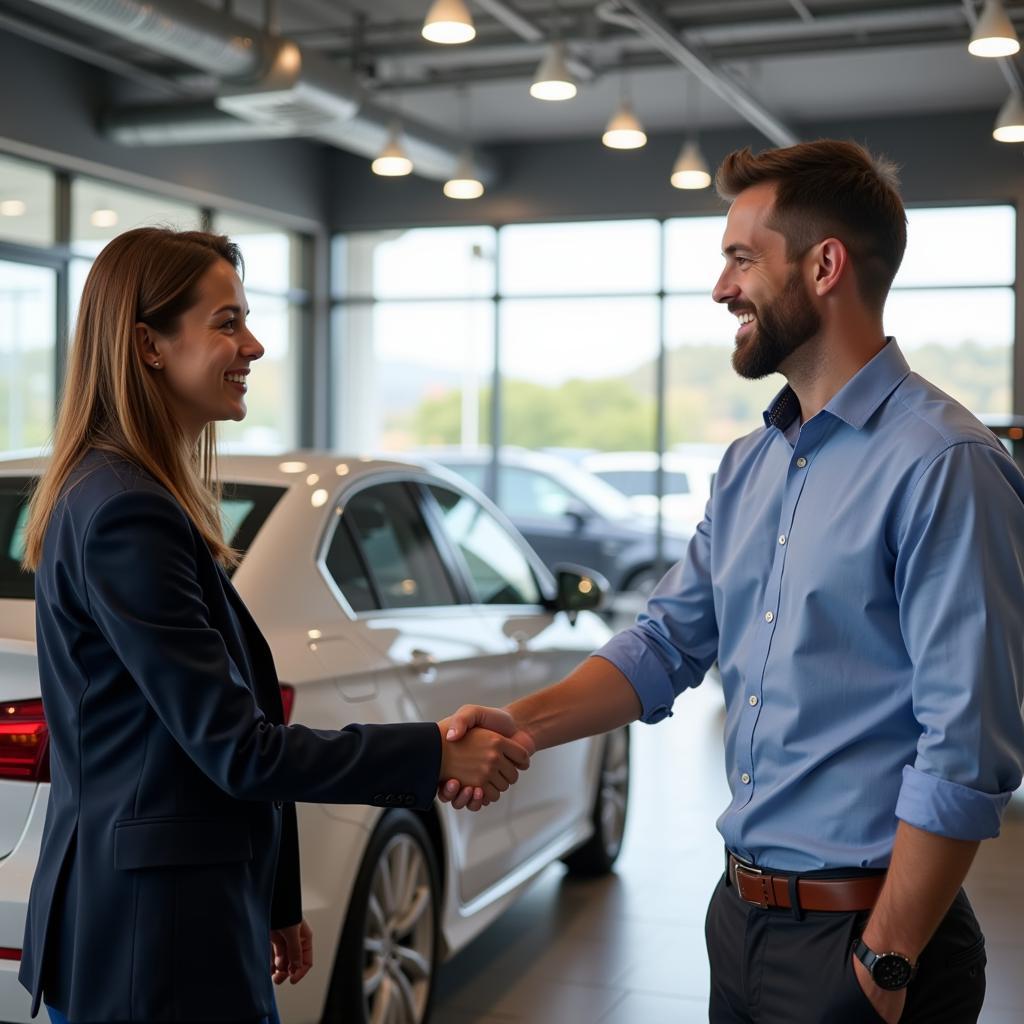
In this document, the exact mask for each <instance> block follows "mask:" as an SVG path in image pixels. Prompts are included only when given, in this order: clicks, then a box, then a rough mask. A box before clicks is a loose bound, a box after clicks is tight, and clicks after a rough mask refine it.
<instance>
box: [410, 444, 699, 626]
mask: <svg viewBox="0 0 1024 1024" xmlns="http://www.w3.org/2000/svg"><path fill="white" fill-rule="evenodd" d="M420 454H423V455H425V456H426V457H428V458H430V459H432V460H433V461H435V462H438V463H440V464H441V465H443V466H446V467H447V468H449V469H451V470H453V471H454V472H456V473H459V474H460V475H462V476H463V477H465V478H466V479H467V480H468V481H469V482H470V483H471V484H474V485H475V486H476V487H478V488H479V489H480V490H485V489H486V486H485V485H486V483H487V471H488V467H489V465H490V452H489V451H487V450H479V451H469V452H465V451H459V450H456V449H442V450H438V451H436V452H422V453H420ZM497 482H498V487H497V494H496V495H495V496H494V497H495V500H496V503H497V505H498V507H499V508H500V509H501V510H502V511H503V512H504V513H505V515H507V516H508V517H509V519H511V520H512V522H513V523H514V524H515V525H516V527H517V528H518V530H519V532H520V533H522V534H523V536H524V537H525V538H526V539H527V540H528V541H529V542H530V544H531V545H532V546H533V548H534V549H535V550H536V552H537V553H538V554H539V555H540V557H541V558H542V559H543V560H544V562H545V563H546V564H547V565H548V566H549V567H553V566H555V565H557V564H558V563H560V562H574V563H576V564H578V565H585V566H587V567H588V568H591V569H595V570H596V571H597V572H599V573H601V574H602V575H603V576H604V577H605V578H606V579H607V580H608V582H609V583H610V584H611V589H612V590H613V591H614V592H616V593H617V594H619V595H620V599H619V600H618V601H617V602H616V605H617V610H621V611H623V612H626V613H629V612H632V611H634V610H635V609H636V608H638V607H639V604H640V602H639V600H638V599H639V598H643V597H646V595H647V594H649V593H650V592H651V590H652V589H653V587H654V585H655V584H656V583H657V582H658V579H659V578H660V575H661V574H660V573H659V571H658V568H657V566H656V564H655V521H654V519H653V518H645V517H643V516H641V515H638V514H637V510H636V508H635V507H634V506H633V505H632V504H631V503H630V501H629V499H628V498H626V497H625V496H624V495H623V494H622V493H621V492H619V491H617V490H616V489H615V488H614V487H611V486H610V485H609V484H606V483H605V482H604V481H603V480H600V479H599V478H598V477H596V476H594V474H592V473H588V472H587V471H586V470H584V469H581V468H580V467H579V466H576V465H574V464H573V463H571V462H568V461H566V460H565V459H561V458H559V457H558V456H554V455H548V454H546V453H544V452H534V451H530V450H528V449H521V448H504V449H503V450H502V453H501V464H500V469H499V472H498V481H497ZM690 536H691V534H690V533H689V532H687V531H684V530H680V529H679V528H678V527H668V526H665V527H663V541H662V562H663V569H664V568H667V567H668V566H670V565H672V564H673V563H675V562H677V561H679V559H681V558H682V557H683V554H684V553H685V551H686V545H687V543H688V541H689V539H690ZM623 597H624V598H625V600H623V599H622V598H623ZM627 605H629V607H626V606H627Z"/></svg>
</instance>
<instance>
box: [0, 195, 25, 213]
mask: <svg viewBox="0 0 1024 1024" xmlns="http://www.w3.org/2000/svg"><path fill="white" fill-rule="evenodd" d="M27 209H28V206H27V205H26V204H25V200H24V199H4V200H2V201H0V217H21V216H24V213H25V211H26V210H27Z"/></svg>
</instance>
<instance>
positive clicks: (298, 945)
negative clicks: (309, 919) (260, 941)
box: [270, 920, 313, 985]
mask: <svg viewBox="0 0 1024 1024" xmlns="http://www.w3.org/2000/svg"><path fill="white" fill-rule="evenodd" d="M312 966H313V930H312V929H311V928H310V927H309V925H308V924H306V922H305V920H302V921H300V922H299V923H298V924H293V925H291V926H290V927H289V928H279V929H277V930H276V931H272V932H271V933H270V975H271V978H272V979H273V981H274V984H275V985H280V984H281V983H282V982H283V981H284V980H285V978H287V979H288V980H289V981H290V982H291V983H292V984H293V985H295V984H297V983H298V982H300V981H302V979H303V978H304V977H305V976H306V975H307V974H308V973H309V969H310V968H311V967H312Z"/></svg>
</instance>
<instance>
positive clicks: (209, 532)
mask: <svg viewBox="0 0 1024 1024" xmlns="http://www.w3.org/2000/svg"><path fill="white" fill-rule="evenodd" d="M218 259H223V260H226V261H227V262H228V263H230V264H231V266H232V267H234V268H235V270H236V271H241V268H242V257H241V253H240V252H239V250H238V247H237V246H236V245H235V244H234V243H233V242H231V241H230V240H229V239H228V238H227V237H225V236H224V235H212V234H208V233H206V232H204V231H172V230H169V229H167V228H136V229H135V230H134V231H126V232H125V233H124V234H122V235H118V237H117V238H115V239H114V240H113V241H112V242H110V243H109V244H108V245H107V246H106V247H105V248H104V249H103V251H102V252H101V253H100V254H99V256H97V257H96V261H95V263H93V265H92V269H91V270H90V271H89V276H88V277H87V278H86V281H85V288H84V290H83V292H82V301H81V304H80V305H79V309H78V322H77V325H76V328H75V334H74V340H73V343H72V345H71V349H70V353H69V355H68V365H67V375H66V377H65V381H64V393H63V395H62V397H61V402H60V410H59V412H58V414H57V426H56V429H55V431H54V436H53V453H52V455H51V456H50V461H49V465H48V467H47V469H46V471H45V472H44V473H43V475H42V477H41V478H40V480H39V483H38V485H37V486H36V489H35V491H34V493H33V495H32V499H31V501H30V503H29V515H28V524H27V526H26V531H25V557H24V560H23V565H24V567H25V569H27V570H35V569H36V567H37V566H38V565H39V560H40V558H41V556H42V551H43V539H44V537H45V536H46V529H47V527H48V526H49V523H50V517H51V516H52V514H53V510H54V508H55V506H56V504H57V500H58V498H59V497H60V495H61V492H62V491H63V490H64V487H65V485H66V484H67V481H68V478H69V477H70V476H71V474H72V472H73V471H74V469H75V467H76V466H77V465H78V464H79V462H81V460H82V457H83V456H84V455H85V453H86V452H87V451H90V450H99V451H105V452H109V453H111V454H113V455H118V456H121V457H122V458H125V459H128V460H129V461H130V462H133V463H135V464H136V465H137V466H139V467H140V468H142V469H144V470H145V471H146V472H147V473H149V474H151V475H152V476H153V477H154V479H156V480H157V481H159V482H160V483H161V484H163V486H164V487H166V488H167V490H168V491H170V492H171V494H172V495H173V496H174V497H175V498H176V499H177V500H178V502H179V503H180V504H181V507H182V508H183V509H184V510H185V513H186V514H187V515H188V517H189V519H191V520H192V522H193V523H194V524H195V526H196V528H197V529H198V530H199V532H200V534H201V535H202V537H203V539H204V540H205V541H206V543H207V544H208V545H209V547H210V550H211V551H212V552H213V554H214V556H215V557H216V558H217V559H219V560H220V561H221V562H222V563H224V564H231V563H232V562H233V561H234V560H235V554H234V552H233V551H232V550H231V548H230V547H229V546H228V545H227V544H226V543H225V541H224V534H223V531H222V529H221V524H220V510H219V485H218V483H217V480H216V465H217V455H216V434H215V428H214V425H213V424H212V423H211V424H210V425H209V426H207V427H206V429H205V430H204V431H203V434H202V436H201V437H200V439H199V443H198V444H197V445H192V444H191V443H190V442H189V440H188V439H187V437H186V436H185V433H184V431H183V430H182V429H181V427H180V426H179V425H178V423H177V421H176V420H175V419H174V417H173V416H172V415H171V411H170V408H169V406H168V404H167V402H166V400H165V398H164V395H163V389H162V387H161V386H160V382H159V380H158V379H157V377H156V375H155V374H154V373H153V371H152V369H151V368H150V367H149V366H147V365H146V363H145V362H144V361H143V359H142V353H141V351H140V350H139V347H138V345H137V344H136V341H135V325H136V324H138V323H144V324H147V325H149V326H150V327H152V328H153V329H154V330H156V331H159V332H160V333H161V334H166V335H173V334H174V333H175V332H176V331H177V329H178V326H179V323H180V319H181V315H182V314H183V313H184V312H185V311H186V310H188V309H190V308H191V307H192V306H193V305H194V304H195V302H196V300H197V291H198V284H199V280H200V278H201V277H202V276H203V274H205V273H206V271H207V270H208V269H209V268H210V267H211V266H212V265H213V264H214V263H215V262H216V261H217V260H218Z"/></svg>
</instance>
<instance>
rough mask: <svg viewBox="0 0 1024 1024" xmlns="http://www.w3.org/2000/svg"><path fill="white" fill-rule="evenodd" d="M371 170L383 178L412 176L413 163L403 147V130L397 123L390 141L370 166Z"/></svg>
mask: <svg viewBox="0 0 1024 1024" xmlns="http://www.w3.org/2000/svg"><path fill="white" fill-rule="evenodd" d="M370 170H372V171H373V173H374V174H379V175H380V176H381V177H383V178H401V177H403V176H405V175H406V174H412V161H411V160H410V159H409V157H408V155H407V154H406V152H405V147H404V146H403V145H402V139H401V130H400V129H399V127H398V124H397V122H396V123H393V124H392V125H391V130H390V131H389V132H388V141H387V142H385V143H384V148H383V149H382V150H381V151H380V153H378V154H377V159H376V160H374V161H373V163H372V164H370Z"/></svg>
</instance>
